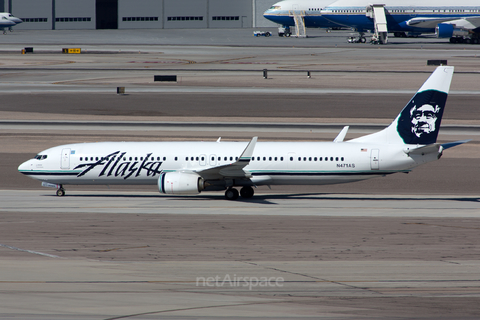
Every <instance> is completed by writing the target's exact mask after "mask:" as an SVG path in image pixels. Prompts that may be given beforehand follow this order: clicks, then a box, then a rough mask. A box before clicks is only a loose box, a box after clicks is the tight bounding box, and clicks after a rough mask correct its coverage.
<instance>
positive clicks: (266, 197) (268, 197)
mask: <svg viewBox="0 0 480 320" xmlns="http://www.w3.org/2000/svg"><path fill="white" fill-rule="evenodd" d="M48 196H52V197H57V196H56V195H48ZM65 197H75V198H131V199H137V198H138V199H141V198H145V199H159V200H165V201H169V200H182V201H207V200H208V201H221V200H223V201H229V202H230V201H232V200H226V199H225V198H224V197H223V194H221V193H219V194H218V195H217V194H215V195H213V194H208V195H206V194H200V195H195V196H181V195H175V196H170V195H169V196H165V195H160V194H159V195H155V194H121V193H119V194H108V193H105V194H68V195H66V196H65ZM288 199H292V200H300V199H305V200H309V201H313V200H318V201H324V200H336V201H348V200H352V201H359V200H362V201H432V200H437V201H442V200H446V201H461V202H474V203H476V202H480V198H475V197H471V198H470V197H462V196H458V197H456V196H449V197H444V198H439V197H428V196H425V197H419V198H417V197H411V196H408V195H405V196H398V197H391V196H389V195H385V196H384V197H382V196H380V197H379V196H377V197H369V196H368V195H367V196H365V195H360V194H358V195H355V194H351V193H350V194H348V195H346V196H345V197H338V196H335V197H334V196H331V194H328V193H292V194H259V195H255V196H254V197H253V198H250V199H243V198H242V197H239V198H238V199H237V200H233V202H242V203H258V204H262V203H263V204H271V205H278V204H279V203H277V202H274V201H275V200H288Z"/></svg>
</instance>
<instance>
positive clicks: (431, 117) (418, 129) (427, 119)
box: [410, 104, 440, 138]
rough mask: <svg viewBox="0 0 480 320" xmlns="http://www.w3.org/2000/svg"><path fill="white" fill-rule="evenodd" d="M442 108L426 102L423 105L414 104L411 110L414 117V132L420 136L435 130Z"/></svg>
mask: <svg viewBox="0 0 480 320" xmlns="http://www.w3.org/2000/svg"><path fill="white" fill-rule="evenodd" d="M439 112H440V108H439V107H438V106H435V107H434V106H432V105H430V104H424V105H423V106H421V107H417V106H413V108H412V109H411V110H410V118H411V119H412V133H413V134H414V135H416V136H417V137H418V138H420V137H421V136H422V135H423V134H429V133H432V132H435V130H436V122H437V119H438V116H437V115H438V113H439Z"/></svg>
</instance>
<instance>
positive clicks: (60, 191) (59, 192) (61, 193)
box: [57, 188, 65, 197]
mask: <svg viewBox="0 0 480 320" xmlns="http://www.w3.org/2000/svg"><path fill="white" fill-rule="evenodd" d="M64 195H65V189H63V188H60V189H57V196H59V197H63V196H64Z"/></svg>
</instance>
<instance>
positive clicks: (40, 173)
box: [20, 171, 81, 176]
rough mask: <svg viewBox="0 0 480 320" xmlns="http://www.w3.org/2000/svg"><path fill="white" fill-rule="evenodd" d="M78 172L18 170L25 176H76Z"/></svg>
mask: <svg viewBox="0 0 480 320" xmlns="http://www.w3.org/2000/svg"><path fill="white" fill-rule="evenodd" d="M80 172H81V171H78V172H71V171H69V172H47V171H20V173H23V174H24V175H26V176H76V175H78V174H79V173H80Z"/></svg>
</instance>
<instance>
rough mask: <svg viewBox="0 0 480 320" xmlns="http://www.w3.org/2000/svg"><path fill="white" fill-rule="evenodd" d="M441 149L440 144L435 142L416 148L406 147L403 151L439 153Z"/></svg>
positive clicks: (423, 153) (410, 153)
mask: <svg viewBox="0 0 480 320" xmlns="http://www.w3.org/2000/svg"><path fill="white" fill-rule="evenodd" d="M442 150H443V148H442V146H441V145H440V144H437V143H433V144H429V145H427V146H422V147H418V148H407V149H405V153H406V154H408V155H414V154H415V155H426V154H429V153H441V152H442Z"/></svg>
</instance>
